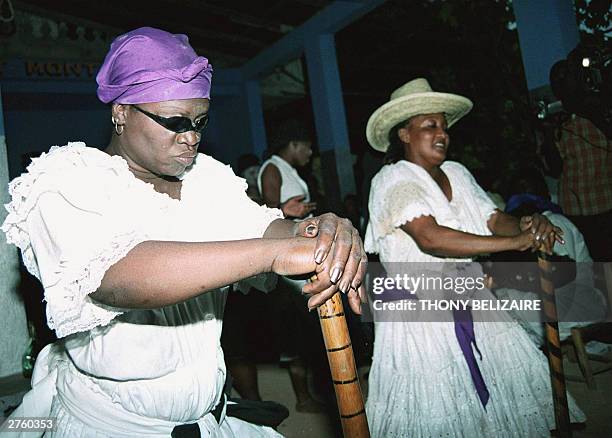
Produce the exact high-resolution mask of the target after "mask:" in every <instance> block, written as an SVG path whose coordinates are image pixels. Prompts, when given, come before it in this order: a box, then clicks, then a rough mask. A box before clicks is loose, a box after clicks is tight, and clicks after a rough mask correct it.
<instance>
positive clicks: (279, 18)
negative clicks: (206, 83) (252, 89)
mask: <svg viewBox="0 0 612 438" xmlns="http://www.w3.org/2000/svg"><path fill="white" fill-rule="evenodd" d="M12 1H13V4H14V5H15V8H17V9H21V10H25V11H28V12H32V13H36V14H38V15H43V16H47V17H50V18H57V19H62V20H68V21H70V18H72V19H74V23H73V24H72V25H73V26H74V27H75V28H76V25H77V24H78V25H82V24H84V23H90V24H91V25H92V26H95V25H102V26H106V27H109V28H111V29H112V30H114V31H115V33H117V34H119V33H122V32H125V31H128V30H132V29H135V28H137V27H141V26H152V27H159V28H163V29H165V30H168V31H170V32H173V33H184V34H187V35H189V38H190V42H191V44H192V45H193V47H194V48H195V50H196V51H197V52H198V53H203V54H206V56H208V57H210V58H214V59H215V65H217V66H220V67H236V66H239V65H241V64H243V63H244V62H245V61H246V60H248V59H250V58H252V57H253V56H255V55H257V54H258V53H259V52H260V51H261V50H263V49H264V48H266V47H268V46H269V45H270V44H272V43H274V42H275V41H277V40H278V39H280V38H281V37H283V36H284V35H285V34H287V33H288V32H290V31H291V30H292V29H294V28H295V27H297V26H299V25H300V24H302V23H304V22H305V21H306V20H307V19H308V18H310V17H312V16H313V15H315V14H316V13H317V12H318V11H319V10H321V9H322V8H324V7H325V6H327V5H328V4H329V3H331V1H328V0H263V1H260V0H258V1H225V0H180V1H176V0H175V1H173V0H104V1H91V0H89V1H87V0H12ZM73 31H76V30H75V29H74V30H73Z"/></svg>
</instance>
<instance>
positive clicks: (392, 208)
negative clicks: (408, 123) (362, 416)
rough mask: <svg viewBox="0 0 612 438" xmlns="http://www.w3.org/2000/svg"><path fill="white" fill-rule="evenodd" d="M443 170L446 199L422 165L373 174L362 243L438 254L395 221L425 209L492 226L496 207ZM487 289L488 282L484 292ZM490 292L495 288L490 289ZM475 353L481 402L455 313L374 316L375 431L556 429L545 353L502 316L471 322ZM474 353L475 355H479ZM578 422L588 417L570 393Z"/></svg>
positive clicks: (371, 406)
mask: <svg viewBox="0 0 612 438" xmlns="http://www.w3.org/2000/svg"><path fill="white" fill-rule="evenodd" d="M442 169H443V170H444V172H445V174H446V175H447V176H448V179H449V181H450V185H451V187H452V201H451V202H449V201H448V200H447V198H446V197H445V195H444V193H443V192H442V190H441V189H440V188H439V186H438V185H437V184H436V183H435V181H434V180H433V179H432V178H431V177H430V175H429V174H428V173H427V172H426V171H425V170H424V169H423V168H421V167H419V166H417V165H415V164H413V163H410V162H407V161H400V162H398V163H396V164H392V165H387V166H384V167H383V168H382V170H381V171H380V172H379V173H378V174H377V175H376V176H375V177H374V179H373V180H372V189H371V192H370V200H369V208H370V224H369V226H368V229H367V233H366V241H365V245H366V250H367V251H368V252H371V253H379V254H380V258H381V261H382V262H383V265H385V267H387V266H389V263H393V262H441V261H448V260H449V259H440V258H436V257H433V256H431V255H429V254H426V253H424V252H422V251H421V250H420V249H419V247H418V246H417V244H416V242H415V241H414V240H413V239H412V238H411V237H410V236H409V235H408V234H407V233H405V232H404V231H402V230H401V229H400V228H399V227H400V226H401V225H402V224H404V223H406V222H408V221H411V220H412V219H414V218H416V217H419V216H422V215H431V216H433V217H434V218H435V219H436V221H437V222H438V223H439V224H440V225H443V226H447V227H450V228H453V229H457V230H461V231H465V232H469V233H474V234H480V235H488V234H491V233H490V231H489V230H488V228H487V225H486V222H487V219H488V217H489V216H490V215H491V214H492V213H493V211H494V209H495V206H494V205H493V203H492V202H491V201H490V200H489V198H488V197H487V196H486V193H485V192H484V191H483V190H482V189H481V188H480V187H479V186H478V184H477V183H476V182H475V180H474V178H473V177H472V175H471V174H470V173H469V172H468V170H467V169H466V168H465V167H463V166H462V165H461V164H459V163H456V162H451V161H447V162H445V163H443V164H442ZM486 293H487V294H489V292H488V291H486ZM491 297H492V295H491ZM474 319H475V321H476V322H474V331H475V336H476V342H477V345H478V347H479V349H480V352H481V353H482V360H479V359H477V360H478V363H479V366H480V370H481V372H482V375H483V377H484V381H485V383H486V385H487V388H488V390H489V392H490V399H489V401H488V404H487V406H486V409H484V408H483V406H482V404H481V402H480V399H479V398H478V395H477V393H476V390H475V387H474V383H473V382H472V378H471V376H470V372H469V369H468V366H467V363H466V361H465V359H464V357H463V354H462V352H461V349H460V347H459V344H458V342H457V338H456V335H455V331H454V324H453V323H452V322H418V323H415V322H413V323H406V322H404V323H402V322H377V323H375V335H376V336H375V343H374V358H373V363H372V368H371V371H370V376H369V390H368V400H367V404H366V409H367V415H368V422H369V424H370V430H371V433H372V436H373V437H385V438H386V437H411V438H414V437H439V436H444V437H448V436H451V437H533V436H542V437H544V436H546V437H547V436H550V434H549V429H554V427H555V426H554V411H553V400H552V392H551V386H550V377H549V373H548V365H547V362H546V358H545V356H544V355H543V354H542V353H541V352H540V351H539V350H537V349H536V347H535V346H534V345H533V343H532V342H531V341H530V340H529V338H528V337H527V335H526V334H525V332H524V330H523V329H522V328H521V327H520V326H519V325H518V324H517V323H515V322H513V321H511V319H510V318H509V317H506V315H502V316H501V319H503V321H500V322H477V320H478V318H477V315H474ZM477 358H478V356H477ZM570 411H571V413H572V418H573V420H574V421H584V419H585V417H584V415H583V414H582V412H581V411H580V410H579V409H578V408H577V407H576V405H575V403H574V401H573V399H571V398H570Z"/></svg>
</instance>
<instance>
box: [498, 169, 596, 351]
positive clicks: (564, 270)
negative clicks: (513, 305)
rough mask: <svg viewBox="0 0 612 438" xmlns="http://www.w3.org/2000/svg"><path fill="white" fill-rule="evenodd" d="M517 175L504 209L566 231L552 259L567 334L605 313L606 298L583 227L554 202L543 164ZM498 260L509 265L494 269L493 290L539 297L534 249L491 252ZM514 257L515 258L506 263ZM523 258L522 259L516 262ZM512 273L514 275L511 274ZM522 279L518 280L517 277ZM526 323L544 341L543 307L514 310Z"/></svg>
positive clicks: (509, 295)
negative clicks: (538, 218) (538, 217)
mask: <svg viewBox="0 0 612 438" xmlns="http://www.w3.org/2000/svg"><path fill="white" fill-rule="evenodd" d="M520 175H521V176H520V177H519V178H518V179H517V180H515V181H513V186H514V188H513V190H512V191H513V192H514V193H515V194H514V195H512V196H511V197H510V198H509V199H508V204H507V207H506V213H508V214H510V215H512V216H514V217H516V218H517V219H520V218H521V217H523V216H532V215H534V214H542V215H544V216H545V217H547V218H548V220H550V222H551V223H552V224H554V225H555V226H557V227H559V228H560V229H561V230H562V231H563V240H564V243H563V244H560V243H559V242H556V243H555V245H554V247H553V254H552V256H551V257H550V262H551V263H553V265H554V269H553V272H554V274H553V276H552V280H553V284H554V286H555V300H556V304H557V314H558V316H559V336H560V338H561V340H564V339H566V338H568V337H569V336H570V334H571V329H572V328H573V327H581V326H585V325H589V324H592V323H593V322H597V321H601V320H603V319H605V313H606V299H605V296H604V295H603V294H602V292H601V291H600V290H599V289H598V288H596V287H595V281H594V273H593V259H592V258H591V256H590V254H589V249H588V247H587V245H586V243H585V241H584V238H583V236H582V233H580V231H579V230H578V228H576V226H575V225H574V224H573V223H572V222H571V221H570V220H569V219H568V218H567V217H565V216H564V215H563V214H562V212H561V208H560V207H559V206H558V205H556V204H554V203H553V202H551V200H550V197H549V194H548V192H547V184H546V182H545V180H544V177H543V175H542V173H541V172H540V170H539V169H537V168H526V169H522V171H521V172H520ZM493 258H494V259H496V260H499V261H500V262H501V263H499V266H500V267H502V270H503V267H506V268H509V269H507V271H510V272H506V273H504V274H501V275H500V274H498V273H497V272H496V270H495V269H493V271H492V272H491V276H492V278H493V281H494V283H495V284H494V286H493V287H494V291H493V292H494V294H495V295H496V296H497V297H498V298H500V299H513V300H530V299H537V298H538V297H539V293H540V278H539V272H538V267H537V255H536V254H534V253H531V252H521V253H518V252H513V253H508V252H503V253H498V254H495V256H494V257H493ZM508 262H513V263H508ZM516 262H521V263H516ZM508 274H511V275H508ZM517 279H518V280H517ZM510 313H511V314H512V316H513V317H514V318H515V319H517V320H518V321H519V323H520V324H521V325H522V326H523V328H525V330H526V331H527V333H528V334H529V335H530V337H531V338H532V339H533V340H534V342H535V343H536V345H538V346H539V347H542V346H543V345H544V341H545V334H544V326H543V324H542V322H541V316H542V315H541V312H540V311H537V310H534V311H510Z"/></svg>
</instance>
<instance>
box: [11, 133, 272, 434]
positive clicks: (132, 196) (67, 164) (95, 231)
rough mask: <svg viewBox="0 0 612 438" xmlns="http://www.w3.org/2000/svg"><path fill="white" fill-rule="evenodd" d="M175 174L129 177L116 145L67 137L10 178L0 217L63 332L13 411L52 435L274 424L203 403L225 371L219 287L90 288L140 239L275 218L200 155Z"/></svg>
mask: <svg viewBox="0 0 612 438" xmlns="http://www.w3.org/2000/svg"><path fill="white" fill-rule="evenodd" d="M181 179H182V181H183V185H182V190H181V200H180V201H179V200H175V199H172V198H170V197H169V196H167V195H165V194H160V193H158V192H156V191H155V190H154V189H153V186H152V185H151V184H147V183H144V182H142V181H140V180H138V179H136V178H135V177H134V176H133V174H132V173H131V172H130V171H129V169H128V166H127V162H126V161H125V160H123V158H121V157H119V156H114V157H111V156H109V155H107V154H106V153H104V152H102V151H100V150H97V149H94V148H90V147H86V146H85V144H83V143H70V144H68V145H67V146H64V147H54V148H52V149H51V150H50V152H49V153H48V154H43V156H42V157H40V158H37V159H34V160H33V162H32V164H31V165H30V166H29V167H28V171H27V172H26V173H24V174H23V175H21V176H20V177H18V178H16V179H15V180H14V181H13V182H12V183H11V185H10V194H11V196H12V201H11V202H10V203H9V204H7V206H6V207H7V209H8V211H9V214H8V216H7V219H6V221H5V223H4V225H3V226H2V229H3V231H4V232H5V233H6V236H7V240H8V241H9V242H10V243H14V244H15V245H17V246H18V247H19V248H20V249H21V252H22V256H23V260H24V262H25V265H26V266H27V268H28V270H29V271H30V272H31V273H32V274H34V275H35V276H36V277H38V279H39V280H40V281H41V283H42V284H43V286H44V290H45V300H46V301H47V319H48V323H49V326H50V327H51V328H52V329H55V331H56V333H57V336H58V337H59V338H61V339H60V340H59V341H58V342H56V343H55V344H53V345H51V346H47V348H45V349H44V350H43V352H42V353H41V354H40V356H39V357H38V360H37V361H36V367H35V370H34V375H33V378H32V385H33V389H32V391H30V392H29V393H28V394H27V395H26V397H25V398H24V401H23V403H22V405H21V406H20V407H19V408H18V409H17V410H16V411H15V413H14V414H13V415H22V416H48V415H51V416H53V417H57V418H58V427H57V431H56V432H55V433H54V434H53V433H52V434H51V435H50V436H62V437H64V436H69V437H88V438H90V437H135V436H142V437H144V436H160V437H161V436H165V437H168V436H170V433H171V431H172V429H173V428H174V426H176V425H179V424H184V423H193V422H196V421H197V422H198V424H199V427H200V430H201V432H202V436H211V435H214V436H244V435H245V434H248V435H250V436H278V434H276V432H274V431H273V430H272V429H270V428H264V427H255V426H252V425H250V424H248V423H245V422H243V421H241V420H238V419H235V418H229V417H227V418H225V421H222V422H221V426H219V425H218V424H217V422H216V420H215V419H214V417H213V416H212V414H210V411H211V410H212V409H213V407H214V406H215V405H217V403H218V402H219V400H220V398H221V397H222V389H223V384H224V381H225V364H224V360H223V352H222V350H221V347H220V342H219V338H220V335H221V326H222V318H223V307H224V304H225V291H224V290H216V291H211V292H207V293H205V294H203V295H200V296H199V297H196V298H194V299H192V300H189V301H187V302H184V303H180V304H176V305H173V306H168V307H165V308H161V309H157V310H132V311H127V310H125V309H119V308H111V307H108V306H104V305H101V304H99V303H96V302H94V301H93V300H91V298H89V294H90V293H91V292H93V291H95V290H96V289H97V288H98V286H99V285H100V282H101V280H102V277H103V275H104V273H105V271H106V270H107V269H108V268H109V267H110V266H111V265H112V264H113V263H115V262H117V261H118V260H119V259H121V258H122V257H124V256H125V255H126V254H127V252H128V251H129V250H130V249H132V248H133V247H134V246H136V245H137V244H138V243H140V242H142V241H145V240H166V241H184V242H191V241H222V240H237V239H247V238H255V237H261V236H262V235H263V233H264V231H265V230H266V228H267V227H268V225H269V224H270V222H271V221H273V220H274V219H277V218H279V217H281V213H280V211H279V210H272V209H267V208H265V207H260V206H258V205H257V204H255V203H254V202H252V201H251V200H250V199H249V198H248V197H247V195H246V193H245V189H246V182H245V181H244V180H243V179H241V178H238V177H236V176H235V175H234V173H233V172H232V170H231V168H229V166H225V165H223V164H222V163H220V162H218V161H216V160H214V159H213V158H211V157H209V156H206V155H204V154H199V155H198V157H197V159H196V161H195V164H194V165H193V166H192V167H191V168H190V169H189V170H188V171H187V172H185V173H184V174H183V175H182V176H181Z"/></svg>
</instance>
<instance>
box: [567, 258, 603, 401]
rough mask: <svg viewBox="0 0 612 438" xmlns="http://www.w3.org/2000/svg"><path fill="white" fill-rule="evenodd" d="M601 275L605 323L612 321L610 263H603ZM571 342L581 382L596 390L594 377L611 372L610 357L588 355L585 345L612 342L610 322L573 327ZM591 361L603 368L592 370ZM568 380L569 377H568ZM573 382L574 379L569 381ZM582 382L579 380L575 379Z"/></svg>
mask: <svg viewBox="0 0 612 438" xmlns="http://www.w3.org/2000/svg"><path fill="white" fill-rule="evenodd" d="M603 274H604V281H605V289H606V290H607V302H608V312H607V317H606V321H611V320H612V263H610V262H608V263H604V264H603ZM571 333H572V334H571V342H572V345H573V347H574V353H575V355H576V359H577V361H578V366H579V367H580V371H581V372H582V376H583V379H584V380H583V381H584V382H586V385H587V387H588V388H589V389H597V385H596V384H595V379H594V377H593V376H594V375H595V374H599V373H603V372H605V371H609V370H612V357H610V356H612V355H610V354H608V355H607V356H602V355H597V354H589V353H587V351H586V347H585V346H586V344H587V343H588V342H589V341H591V340H595V339H597V340H600V339H603V340H607V341H608V342H610V341H611V340H612V323H610V322H601V323H595V324H590V325H588V326H584V327H574V328H572V330H571ZM591 360H593V361H597V362H601V363H604V364H605V365H604V366H600V367H597V368H595V369H594V368H593V367H592V366H591V362H590V361H591ZM568 379H570V377H569V376H568ZM571 380H574V379H571ZM577 380H580V381H582V380H581V379H577Z"/></svg>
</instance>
